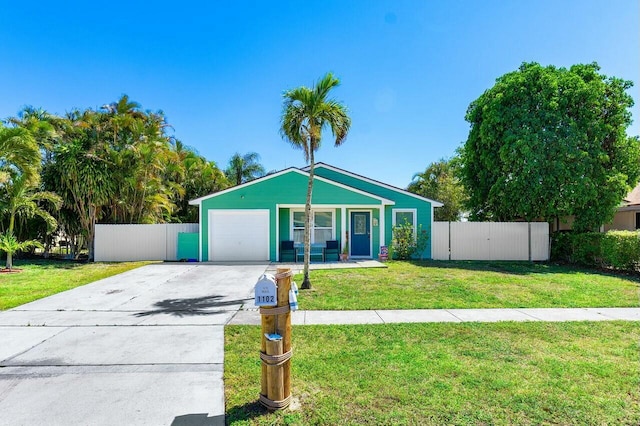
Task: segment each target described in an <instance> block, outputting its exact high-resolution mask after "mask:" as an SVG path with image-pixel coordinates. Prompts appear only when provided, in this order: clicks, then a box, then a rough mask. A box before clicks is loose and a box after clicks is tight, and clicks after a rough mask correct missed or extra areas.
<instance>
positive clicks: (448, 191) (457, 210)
mask: <svg viewBox="0 0 640 426" xmlns="http://www.w3.org/2000/svg"><path fill="white" fill-rule="evenodd" d="M459 167H460V166H459V159H458V158H453V159H450V160H445V159H441V160H439V161H436V162H435V163H431V164H429V166H427V168H426V169H425V171H424V172H422V173H416V174H415V175H414V176H413V181H412V182H411V183H410V184H409V186H408V187H407V190H408V191H410V192H413V193H414V194H418V195H421V196H423V197H426V198H430V199H432V200H436V201H440V202H441V203H443V204H444V206H442V207H438V208H437V209H435V210H434V211H435V213H434V219H435V220H442V221H448V222H455V221H457V220H460V216H461V215H462V213H463V211H464V205H465V202H466V200H467V193H466V190H465V188H464V186H463V185H462V183H461V182H460V179H459V177H458V173H459Z"/></svg>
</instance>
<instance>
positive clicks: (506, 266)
mask: <svg viewBox="0 0 640 426" xmlns="http://www.w3.org/2000/svg"><path fill="white" fill-rule="evenodd" d="M407 263H410V264H412V265H414V266H420V267H427V268H441V269H462V270H467V271H483V272H498V273H503V274H510V275H532V274H537V275H539V274H565V275H574V274H591V275H601V276H606V277H617V278H621V279H627V280H629V281H634V282H636V283H639V282H640V275H639V274H637V273H628V272H622V271H605V270H601V269H591V268H586V267H581V266H576V265H564V264H556V263H549V262H527V261H491V260H488V261H485V260H482V261H481V260H410V261H407Z"/></svg>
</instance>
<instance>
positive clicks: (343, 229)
mask: <svg viewBox="0 0 640 426" xmlns="http://www.w3.org/2000/svg"><path fill="white" fill-rule="evenodd" d="M340 229H341V231H340V233H341V234H342V235H341V236H340V246H341V247H340V253H342V251H343V250H344V246H345V244H346V241H345V238H344V236H345V235H346V234H345V232H346V231H347V209H346V208H344V207H342V208H341V209H340ZM347 250H348V249H347Z"/></svg>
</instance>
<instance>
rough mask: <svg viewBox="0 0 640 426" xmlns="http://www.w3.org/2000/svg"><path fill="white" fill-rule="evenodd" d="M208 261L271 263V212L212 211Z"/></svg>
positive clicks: (210, 213) (210, 212) (210, 214)
mask: <svg viewBox="0 0 640 426" xmlns="http://www.w3.org/2000/svg"><path fill="white" fill-rule="evenodd" d="M209 260H211V261H266V260H269V210H211V211H209Z"/></svg>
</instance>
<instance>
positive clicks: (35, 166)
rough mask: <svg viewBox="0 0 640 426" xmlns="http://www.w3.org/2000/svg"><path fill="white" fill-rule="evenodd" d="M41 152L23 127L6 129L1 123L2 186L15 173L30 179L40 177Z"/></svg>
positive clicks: (0, 168) (0, 182) (0, 173)
mask: <svg viewBox="0 0 640 426" xmlns="http://www.w3.org/2000/svg"><path fill="white" fill-rule="evenodd" d="M40 159H41V156H40V150H39V149H38V144H37V143H36V141H35V139H34V138H33V135H32V134H31V132H29V130H27V129H25V128H22V127H4V126H3V125H2V123H0V185H2V184H3V183H5V182H7V181H8V180H9V179H10V178H11V174H12V173H15V172H20V173H24V174H25V175H26V176H28V177H29V179H35V178H36V177H37V176H38V171H39V168H40Z"/></svg>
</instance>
